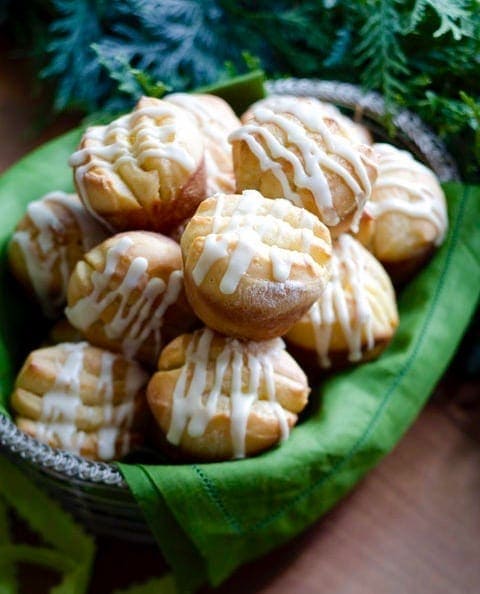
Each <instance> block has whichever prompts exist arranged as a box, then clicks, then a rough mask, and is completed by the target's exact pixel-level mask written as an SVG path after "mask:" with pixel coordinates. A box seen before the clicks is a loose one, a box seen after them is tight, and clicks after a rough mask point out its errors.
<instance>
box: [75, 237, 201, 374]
mask: <svg viewBox="0 0 480 594" xmlns="http://www.w3.org/2000/svg"><path fill="white" fill-rule="evenodd" d="M65 313H66V316H67V318H68V320H69V321H70V323H71V324H72V325H73V326H74V327H75V328H77V329H78V330H80V331H81V332H82V333H83V335H84V336H85V337H86V338H87V340H89V341H90V342H91V343H92V344H95V345H97V346H101V347H103V348H108V349H109V350H113V351H118V352H121V353H123V354H124V355H125V356H126V357H129V358H136V359H138V360H140V361H142V362H144V363H146V364H149V365H155V363H156V361H157V358H158V355H159V353H160V350H161V348H162V346H163V344H165V343H166V342H168V341H169V340H171V339H172V338H174V337H175V336H178V335H179V334H181V333H182V332H184V331H186V330H190V329H192V327H193V326H194V325H195V322H196V317H195V315H194V314H193V312H192V310H191V308H190V307H189V305H188V302H187V301H186V299H185V295H184V289H183V273H182V256H181V251H180V246H179V245H178V244H177V243H175V242H174V241H173V239H170V238H168V237H165V236H163V235H159V234H157V233H152V232H148V231H130V232H126V233H120V234H118V235H115V236H113V237H111V238H109V239H107V240H106V241H104V242H103V243H101V244H100V245H99V246H97V247H96V248H94V249H93V250H91V251H90V252H88V253H87V254H86V255H85V257H84V258H83V259H82V260H81V261H80V262H79V263H78V264H77V266H76V267H75V270H74V272H73V274H72V277H71V279H70V283H69V286H68V307H67V308H66V310H65Z"/></svg>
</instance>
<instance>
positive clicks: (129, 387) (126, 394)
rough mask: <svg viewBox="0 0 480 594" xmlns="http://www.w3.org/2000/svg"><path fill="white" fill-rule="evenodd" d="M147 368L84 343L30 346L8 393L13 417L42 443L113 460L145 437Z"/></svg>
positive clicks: (87, 455) (83, 454)
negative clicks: (41, 347) (31, 347)
mask: <svg viewBox="0 0 480 594" xmlns="http://www.w3.org/2000/svg"><path fill="white" fill-rule="evenodd" d="M147 381H148V375H147V373H146V372H145V371H144V370H143V369H142V368H141V367H140V365H139V364H138V363H135V362H134V361H129V360H127V359H125V358H124V357H123V356H121V355H118V354H114V353H111V352H108V351H105V350H103V349H98V348H96V347H93V346H91V345H89V344H87V343H85V342H82V343H62V344H58V345H56V346H53V347H47V348H43V349H38V350H36V351H33V352H32V353H30V355H29V356H28V358H27V360H26V361H25V363H24V365H23V367H22V369H21V370H20V372H19V374H18V376H17V379H16V382H15V388H14V391H13V393H12V396H11V406H12V409H13V411H14V413H15V422H16V424H17V425H18V427H19V428H20V429H21V430H22V431H25V432H26V433H28V434H29V435H31V436H32V437H35V438H36V439H38V440H39V441H41V442H42V443H46V444H48V445H50V446H52V447H55V448H61V449H64V450H67V451H69V452H73V453H75V454H81V455H82V456H85V457H87V458H91V459H94V460H113V459H118V458H121V457H122V456H124V455H125V454H127V453H128V452H129V451H130V450H132V449H133V448H134V447H136V446H138V445H140V444H141V443H142V442H143V439H144V432H145V425H146V421H147V418H148V409H147V406H146V400H145V386H146V383H147Z"/></svg>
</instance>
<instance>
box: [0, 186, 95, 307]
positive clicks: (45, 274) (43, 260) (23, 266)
mask: <svg viewBox="0 0 480 594" xmlns="http://www.w3.org/2000/svg"><path fill="white" fill-rule="evenodd" d="M106 236H107V230H106V229H105V227H103V226H102V225H100V223H98V221H96V220H95V219H94V218H93V217H92V216H91V215H90V214H89V213H88V212H87V210H86V209H85V208H84V206H83V205H82V203H81V202H80V200H79V199H78V196H76V195H75V194H66V193H65V192H60V191H57V192H50V193H48V194H46V195H45V196H43V197H42V198H40V199H39V200H35V201H34V202H30V204H29V205H28V207H27V212H26V214H25V216H24V217H23V218H22V219H21V220H20V222H19V223H18V225H17V227H16V229H15V232H14V234H13V236H12V239H11V240H10V243H9V246H8V259H9V264H10V269H11V271H12V273H13V275H14V276H15V277H16V279H17V280H18V281H19V282H20V283H21V284H22V285H23V286H24V287H25V289H26V290H27V291H28V293H29V294H30V295H31V296H32V297H33V298H34V299H35V300H36V301H37V302H38V303H39V304H40V306H41V308H42V310H43V313H44V314H45V315H46V316H47V317H49V318H54V317H56V316H58V315H59V314H60V313H61V311H62V310H63V307H64V306H65V303H66V300H67V286H68V280H69V278H70V274H71V272H72V270H73V269H74V267H75V264H76V263H77V262H78V260H80V258H81V257H82V256H83V255H84V254H85V252H87V251H88V250H90V249H91V248H92V247H93V246H95V245H97V244H98V243H100V242H101V241H103V240H104V239H105V237H106Z"/></svg>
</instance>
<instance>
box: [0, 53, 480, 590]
mask: <svg viewBox="0 0 480 594" xmlns="http://www.w3.org/2000/svg"><path fill="white" fill-rule="evenodd" d="M0 114H1V117H0V139H2V140H1V145H0V171H3V170H4V169H6V168H7V167H8V166H9V165H10V164H12V163H14V162H15V161H16V160H17V159H18V158H19V157H21V156H22V155H24V154H25V153H26V152H28V151H29V150H31V149H32V148H33V147H34V146H37V145H39V144H41V143H42V142H44V141H45V140H47V139H48V138H51V137H54V136H56V135H57V134H59V133H61V132H63V131H65V130H67V129H68V128H70V127H72V126H73V125H75V123H76V122H77V121H78V116H75V115H73V116H65V117H62V118H61V119H57V120H56V121H55V122H53V123H52V124H51V125H49V126H47V127H46V128H44V129H43V130H42V131H41V132H37V133H35V132H34V129H35V128H34V121H35V118H36V117H37V116H38V112H37V110H36V102H35V101H34V100H33V99H32V93H31V82H30V76H29V72H28V68H27V66H26V64H25V63H21V62H20V63H19V62H16V61H14V60H12V59H11V58H10V56H9V50H8V48H7V47H6V46H5V44H4V43H0ZM461 379H462V378H459V377H458V375H454V374H452V373H450V374H449V376H448V377H447V378H445V379H444V380H443V381H442V382H441V384H440V386H439V389H438V390H437V393H436V395H435V398H434V399H433V400H432V401H431V402H430V404H428V405H427V407H426V408H425V410H424V411H423V412H422V414H421V415H420V417H419V418H418V420H417V421H416V423H415V424H414V425H413V426H412V427H411V429H410V430H409V431H408V432H407V434H406V435H405V436H404V438H403V439H402V441H401V442H400V444H399V445H398V446H397V448H396V449H395V450H394V451H393V452H392V453H391V454H390V455H389V456H387V457H386V458H385V459H384V460H383V461H382V462H381V463H380V464H379V465H378V466H377V468H376V469H375V470H373V471H372V472H371V473H370V474H369V475H368V476H367V478H366V479H365V480H364V481H363V482H362V483H361V484H360V485H359V486H358V487H357V488H356V489H355V491H354V492H353V493H352V494H351V495H350V496H349V497H347V498H346V499H345V500H344V501H343V502H342V503H341V504H340V505H338V506H337V507H336V508H335V509H334V510H333V511H332V512H331V513H329V514H328V515H327V516H326V517H324V518H323V519H322V520H321V521H319V522H317V523H316V524H315V525H314V526H313V527H311V528H310V529H309V530H308V531H307V532H305V533H304V534H303V535H302V536H300V537H299V538H297V539H295V540H293V541H291V542H290V543H289V544H288V545H287V546H284V547H282V548H281V549H279V550H277V551H275V552H274V553H271V554H270V555H268V556H267V557H265V558H263V559H260V560H258V561H256V562H255V563H251V564H249V565H247V566H244V567H243V568H241V569H240V570H239V571H237V573H236V574H235V575H234V576H233V577H232V578H231V579H229V580H228V581H227V582H226V583H225V584H224V585H223V586H221V587H220V588H219V589H217V590H216V592H218V594H237V593H238V594H243V593H245V592H249V593H250V594H254V593H256V594H260V593H261V594H291V593H295V594H319V593H320V592H321V593H328V594H470V593H472V594H474V593H476V592H480V414H479V412H480V406H479V402H480V383H479V382H478V381H470V382H464V381H461ZM16 537H17V539H18V540H20V541H24V540H27V541H31V540H32V537H31V535H29V534H28V531H27V530H26V529H25V527H23V525H22V524H21V522H18V521H17V522H16ZM98 548H99V553H98V556H97V560H96V564H95V570H94V575H93V578H92V583H91V589H90V592H91V594H109V593H110V592H112V591H113V590H114V589H115V588H125V587H127V586H128V585H129V584H131V583H134V582H136V583H138V582H142V581H144V580H146V579H148V578H149V577H152V576H159V575H161V574H162V573H164V572H165V571H166V565H165V563H164V561H163V560H162V558H161V556H160V554H159V552H158V550H157V549H156V548H155V547H149V546H139V545H132V544H128V543H123V542H121V541H114V540H110V539H106V538H102V539H99V540H98ZM21 576H22V587H23V591H24V592H28V593H33V594H42V593H43V592H47V591H48V588H49V587H51V586H52V585H54V584H55V583H56V581H57V577H56V576H55V575H54V574H50V573H48V572H46V571H45V572H43V571H38V570H34V569H32V568H30V567H22V568H21ZM211 591H212V590H210V589H204V590H203V593H204V594H206V593H207V592H211Z"/></svg>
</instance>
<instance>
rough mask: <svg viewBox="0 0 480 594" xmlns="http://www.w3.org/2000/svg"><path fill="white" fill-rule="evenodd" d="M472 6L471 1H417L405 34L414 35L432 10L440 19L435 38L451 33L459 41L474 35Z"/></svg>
mask: <svg viewBox="0 0 480 594" xmlns="http://www.w3.org/2000/svg"><path fill="white" fill-rule="evenodd" d="M470 4H471V2H469V0H416V2H415V5H414V7H413V10H412V12H411V15H410V19H409V22H408V24H407V26H406V28H405V33H412V32H413V31H414V30H415V29H416V28H417V27H418V25H419V24H420V22H421V21H423V20H424V19H425V15H426V14H428V12H427V9H428V8H430V9H431V10H432V11H434V12H435V13H436V15H437V16H438V18H439V19H440V26H439V27H438V29H437V30H436V31H435V32H434V33H433V35H434V37H441V36H442V35H446V34H447V33H451V34H452V36H453V38H454V39H455V40H457V41H459V40H460V39H461V38H462V37H464V36H470V35H472V33H473V22H472V20H471V10H469V5H470ZM477 10H478V7H477Z"/></svg>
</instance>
